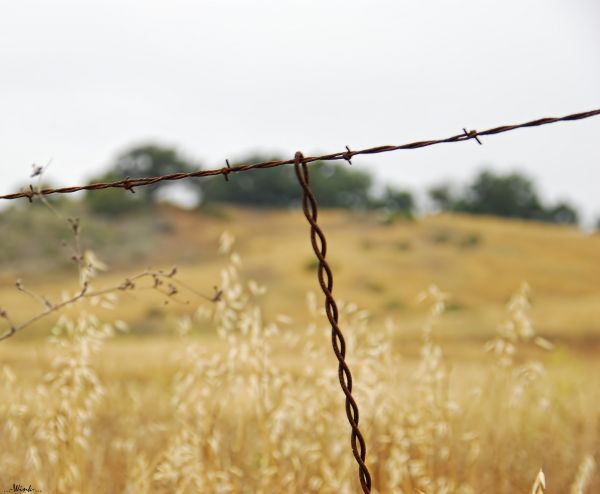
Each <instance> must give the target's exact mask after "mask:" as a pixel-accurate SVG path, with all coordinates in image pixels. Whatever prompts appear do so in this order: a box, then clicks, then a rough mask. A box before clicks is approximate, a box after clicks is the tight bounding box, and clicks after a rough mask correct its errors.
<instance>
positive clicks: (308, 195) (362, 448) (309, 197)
mask: <svg viewBox="0 0 600 494" xmlns="http://www.w3.org/2000/svg"><path fill="white" fill-rule="evenodd" d="M303 158H304V157H303V156H302V153H301V152H300V151H298V152H297V153H296V155H295V157H294V169H295V171H296V177H297V178H298V182H299V183H300V186H301V187H302V209H303V211H304V216H306V219H307V220H308V222H309V223H310V241H311V244H312V248H313V251H314V253H315V255H316V256H317V259H318V261H319V270H318V272H317V276H318V279H319V285H321V290H322V291H323V294H324V295H325V313H326V314H327V319H329V323H330V324H331V344H332V346H333V352H334V353H335V356H336V357H337V360H338V377H339V380H340V386H341V387H342V391H343V392H344V395H345V396H346V416H347V417H348V422H349V423H350V427H351V429H352V433H351V436H350V443H351V445H352V453H353V454H354V459H355V460H356V463H357V464H358V478H359V480H360V485H361V487H362V490H363V492H364V493H365V494H369V493H370V492H371V474H370V473H369V469H368V468H367V465H366V463H365V461H366V455H367V445H366V443H365V440H364V438H363V436H362V434H361V432H360V430H359V429H358V418H359V414H358V405H357V404H356V401H355V400H354V398H353V397H352V374H351V373H350V368H349V367H348V364H346V341H345V339H344V334H343V333H342V330H341V329H340V327H339V325H338V317H339V314H338V307H337V304H336V302H335V299H334V298H333V293H332V292H333V272H332V271H331V267H330V266H329V264H328V263H327V261H326V260H325V256H326V255H327V239H326V238H325V234H324V233H323V230H322V229H321V228H320V227H319V225H318V224H317V215H318V208H317V200H316V198H315V196H314V194H313V192H312V190H311V188H310V184H309V177H308V166H307V165H306V163H304V162H303ZM317 239H318V241H317Z"/></svg>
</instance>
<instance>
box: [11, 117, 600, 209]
mask: <svg viewBox="0 0 600 494" xmlns="http://www.w3.org/2000/svg"><path fill="white" fill-rule="evenodd" d="M597 115H600V109H597V110H591V111H586V112H581V113H572V114H570V115H565V116H563V117H545V118H538V119H536V120H531V121H529V122H525V123H521V124H515V125H501V126H498V127H493V128H491V129H487V130H482V131H476V130H470V131H467V130H466V129H463V133H462V134H457V135H454V136H451V137H447V138H445V139H431V140H427V141H415V142H410V143H408V144H400V145H397V146H394V145H392V146H377V147H371V148H366V149H360V150H357V151H353V150H351V149H350V148H349V147H348V146H346V151H341V152H337V153H331V154H324V155H321V156H305V157H303V159H302V163H305V164H308V163H312V162H315V161H337V160H345V161H347V162H348V163H351V160H352V158H353V157H354V156H358V155H364V154H380V153H389V152H392V151H399V150H402V149H418V148H423V147H427V146H434V145H437V144H445V143H451V142H462V141H468V140H471V139H475V140H476V141H477V142H478V143H479V144H481V141H480V140H479V137H483V136H490V135H496V134H502V133H504V132H510V131H512V130H516V129H521V128H526V127H539V126H542V125H549V124H553V123H556V122H569V121H574V120H583V119H585V118H590V117H594V116H597ZM226 164H227V166H224V167H222V168H215V169H211V170H198V171H195V172H179V173H170V174H168V175H160V176H157V177H142V178H131V177H127V178H124V179H122V180H116V181H114V182H98V183H92V184H88V185H78V186H72V187H61V188H48V189H41V190H35V189H34V188H33V186H31V185H30V186H29V190H24V191H21V192H16V193H13V194H6V195H2V196H0V199H6V200H12V199H19V198H27V199H29V201H31V200H32V199H33V197H35V196H38V195H42V196H48V195H51V194H70V193H73V192H79V191H82V190H102V189H111V188H112V189H125V190H129V191H130V192H134V189H135V188H136V187H143V186H147V185H153V184H156V183H158V182H165V181H175V180H183V179H186V178H194V177H210V176H215V175H223V176H224V177H225V179H228V177H229V174H230V173H238V172H245V171H248V170H253V169H260V168H274V167H277V166H283V165H292V164H294V159H289V160H273V161H263V162H260V163H250V164H239V165H234V166H231V165H230V163H229V160H226Z"/></svg>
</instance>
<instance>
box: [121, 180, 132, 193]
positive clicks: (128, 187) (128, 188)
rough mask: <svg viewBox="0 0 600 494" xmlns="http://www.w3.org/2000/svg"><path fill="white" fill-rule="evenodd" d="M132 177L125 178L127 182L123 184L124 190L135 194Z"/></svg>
mask: <svg viewBox="0 0 600 494" xmlns="http://www.w3.org/2000/svg"><path fill="white" fill-rule="evenodd" d="M130 178H131V177H125V181H124V182H123V188H124V189H125V190H128V191H129V192H131V193H132V194H135V190H133V184H132V183H131V181H130Z"/></svg>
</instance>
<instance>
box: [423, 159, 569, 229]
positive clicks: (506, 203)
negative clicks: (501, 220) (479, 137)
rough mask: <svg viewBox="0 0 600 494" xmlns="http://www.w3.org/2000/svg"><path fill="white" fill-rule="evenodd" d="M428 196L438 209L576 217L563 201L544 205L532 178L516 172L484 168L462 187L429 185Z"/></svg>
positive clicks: (563, 220)
mask: <svg viewBox="0 0 600 494" xmlns="http://www.w3.org/2000/svg"><path fill="white" fill-rule="evenodd" d="M429 197H430V199H431V201H432V202H433V203H434V205H435V206H436V207H437V208H438V209H440V210H442V211H457V212H464V213H470V214H488V215H495V216H504V217H507V218H522V219H530V220H538V221H548V222H552V223H564V224H572V223H577V221H578V214H577V211H576V210H575V208H574V207H573V206H571V205H570V204H568V203H566V202H559V203H557V204H554V205H544V204H543V203H542V201H541V199H540V197H539V195H538V192H537V190H536V188H535V186H534V184H533V182H532V180H531V179H530V178H528V177H526V176H525V175H522V174H520V173H509V174H505V175H502V174H497V173H494V172H492V171H490V170H484V171H481V172H480V173H479V174H478V175H477V176H476V177H475V179H474V180H473V181H472V182H471V183H470V184H468V185H467V186H466V187H465V188H463V189H462V190H458V191H457V190H453V189H452V188H451V187H450V186H449V185H447V184H441V185H437V186H434V187H432V188H430V189H429Z"/></svg>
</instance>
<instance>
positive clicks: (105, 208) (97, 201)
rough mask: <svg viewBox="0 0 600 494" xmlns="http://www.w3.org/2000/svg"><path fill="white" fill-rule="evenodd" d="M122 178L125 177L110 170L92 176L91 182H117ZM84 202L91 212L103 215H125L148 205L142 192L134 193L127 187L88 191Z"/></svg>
mask: <svg viewBox="0 0 600 494" xmlns="http://www.w3.org/2000/svg"><path fill="white" fill-rule="evenodd" d="M121 178H123V177H121V176H120V175H117V174H116V173H115V172H114V171H109V172H107V173H105V174H104V175H101V176H98V177H94V178H92V179H91V180H90V183H93V182H115V181H117V180H120V179H121ZM84 203H85V205H86V206H87V208H88V210H89V211H90V212H91V213H93V214H97V215H102V216H124V215H127V214H131V213H133V212H136V211H140V210H141V209H143V208H144V207H147V206H148V204H147V202H146V201H145V200H144V198H143V196H142V194H138V193H135V194H132V193H131V192H129V191H127V190H125V189H102V190H93V191H87V192H86V193H85V197H84Z"/></svg>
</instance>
